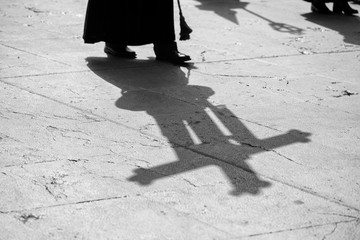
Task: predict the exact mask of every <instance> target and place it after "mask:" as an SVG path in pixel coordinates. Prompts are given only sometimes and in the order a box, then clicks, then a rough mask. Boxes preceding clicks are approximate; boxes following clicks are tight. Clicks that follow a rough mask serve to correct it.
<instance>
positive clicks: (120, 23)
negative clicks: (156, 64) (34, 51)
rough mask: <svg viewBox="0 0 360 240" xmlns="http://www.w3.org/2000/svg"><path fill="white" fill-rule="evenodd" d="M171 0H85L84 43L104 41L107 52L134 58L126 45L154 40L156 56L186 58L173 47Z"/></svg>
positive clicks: (170, 58) (169, 59)
mask: <svg viewBox="0 0 360 240" xmlns="http://www.w3.org/2000/svg"><path fill="white" fill-rule="evenodd" d="M173 7H174V6H173V1H172V0H151V1H149V0H106V1H104V0H88V7H87V12H86V18H85V26H84V36H83V38H84V41H85V43H97V42H105V49H104V50H105V52H106V53H107V54H110V55H113V56H116V57H122V58H129V59H132V58H135V57H136V53H135V52H133V51H131V50H130V49H129V48H128V45H129V46H139V45H145V44H154V51H155V55H156V58H157V60H162V61H168V62H173V63H181V62H185V61H188V60H190V57H189V56H187V55H185V54H182V53H180V52H179V51H178V49H177V44H176V42H175V29H174V9H173Z"/></svg>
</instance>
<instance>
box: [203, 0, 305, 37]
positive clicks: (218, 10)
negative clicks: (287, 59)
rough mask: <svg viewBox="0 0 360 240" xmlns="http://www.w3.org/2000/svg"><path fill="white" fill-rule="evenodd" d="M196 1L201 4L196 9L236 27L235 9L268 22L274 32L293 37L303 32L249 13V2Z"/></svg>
mask: <svg viewBox="0 0 360 240" xmlns="http://www.w3.org/2000/svg"><path fill="white" fill-rule="evenodd" d="M196 1H197V2H200V3H201V5H198V6H196V7H197V8H198V9H200V10H204V11H212V12H214V13H215V14H217V15H219V16H221V17H223V18H225V19H227V20H229V21H231V22H233V23H235V24H236V25H239V21H238V19H237V17H236V14H237V12H236V9H242V10H244V11H246V12H248V13H250V14H252V15H254V16H256V17H258V18H260V19H262V20H264V21H266V22H268V23H269V26H270V27H271V28H272V29H273V30H275V31H278V32H283V33H290V34H295V35H301V34H303V32H304V29H301V28H299V27H296V26H293V25H290V24H287V23H281V22H275V21H273V20H271V19H269V18H266V17H265V16H262V15H260V14H258V13H256V12H253V11H250V10H249V9H247V8H246V7H247V5H248V4H249V2H242V1H240V0H223V1H214V0H196Z"/></svg>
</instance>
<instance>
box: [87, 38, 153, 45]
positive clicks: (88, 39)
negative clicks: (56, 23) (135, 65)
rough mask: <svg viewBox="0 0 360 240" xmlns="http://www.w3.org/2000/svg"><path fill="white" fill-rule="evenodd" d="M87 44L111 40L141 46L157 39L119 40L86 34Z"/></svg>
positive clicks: (111, 41)
mask: <svg viewBox="0 0 360 240" xmlns="http://www.w3.org/2000/svg"><path fill="white" fill-rule="evenodd" d="M83 40H84V43H85V44H94V43H98V42H109V43H122V44H125V45H127V46H141V45H147V44H153V43H155V42H156V41H154V40H149V39H148V40H142V41H125V42H124V41H119V40H114V39H107V38H105V37H90V36H86V37H85V36H84V37H83Z"/></svg>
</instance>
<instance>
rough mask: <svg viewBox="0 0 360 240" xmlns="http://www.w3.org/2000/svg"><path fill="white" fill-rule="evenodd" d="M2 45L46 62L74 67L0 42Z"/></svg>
mask: <svg viewBox="0 0 360 240" xmlns="http://www.w3.org/2000/svg"><path fill="white" fill-rule="evenodd" d="M0 45H1V46H4V47H7V48H11V49H14V50H17V51H20V52H23V53H27V54H30V55H33V56H36V57H40V58H44V59H46V60H49V61H52V62H55V63H59V64H62V65H65V66H68V67H73V66H72V65H70V64H67V63H64V62H60V61H58V60H55V59H51V58H48V57H45V56H43V55H40V54H36V53H32V52H29V51H26V50H22V49H20V48H16V47H12V46H9V45H7V44H4V43H2V42H0Z"/></svg>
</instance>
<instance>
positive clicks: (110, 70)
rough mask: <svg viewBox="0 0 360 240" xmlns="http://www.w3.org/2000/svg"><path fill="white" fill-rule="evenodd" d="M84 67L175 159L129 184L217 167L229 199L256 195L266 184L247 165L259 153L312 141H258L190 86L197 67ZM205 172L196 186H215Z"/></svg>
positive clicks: (292, 136)
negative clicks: (116, 93)
mask: <svg viewBox="0 0 360 240" xmlns="http://www.w3.org/2000/svg"><path fill="white" fill-rule="evenodd" d="M86 61H87V64H88V67H89V69H91V70H92V71H93V72H94V73H95V74H96V75H98V76H99V77H100V78H102V79H103V80H105V81H106V82H108V83H109V84H111V85H113V86H115V87H116V88H119V89H120V91H121V97H120V98H119V99H117V101H116V102H115V105H116V106H117V107H118V108H120V109H123V110H126V111H143V112H146V114H148V115H150V116H151V117H152V118H153V119H154V121H155V122H156V125H153V124H150V125H144V126H143V128H142V129H141V132H143V133H146V131H150V133H151V130H152V129H151V126H153V127H154V128H157V129H156V130H158V129H160V131H161V134H162V135H163V136H164V137H165V138H166V139H167V140H168V143H169V144H170V147H171V148H172V149H173V150H174V152H175V156H176V158H177V159H178V160H177V161H175V162H170V163H166V164H160V165H158V166H154V167H150V168H138V169H136V170H135V171H134V175H133V176H131V177H129V178H128V180H129V181H133V182H137V183H139V184H141V185H149V184H151V183H152V182H154V181H156V180H159V179H162V178H165V177H170V176H174V175H177V174H182V173H185V172H189V171H194V170H200V169H202V170H205V169H204V168H206V167H208V166H216V167H219V168H220V169H221V170H222V171H223V172H224V173H225V176H226V177H227V179H228V180H229V182H230V183H231V185H232V190H231V192H230V194H232V195H235V196H238V195H240V194H242V193H245V192H247V193H250V194H257V193H258V192H259V191H260V189H261V188H265V187H269V186H270V183H269V182H267V181H263V180H261V179H260V178H259V177H258V176H257V173H256V172H255V171H254V170H252V169H251V166H250V165H248V164H247V160H249V159H250V158H251V156H253V155H255V154H258V153H264V152H272V151H273V152H275V150H274V149H276V148H280V147H283V146H287V145H290V144H295V143H306V142H309V141H310V140H309V139H308V137H309V136H310V134H309V133H306V132H301V131H298V130H290V131H288V132H286V133H283V134H279V135H276V136H273V137H269V138H264V139H259V138H257V137H256V136H255V135H254V134H253V133H252V132H251V131H250V130H249V129H248V127H247V126H246V124H244V123H243V121H241V119H240V118H238V117H237V116H236V115H235V114H233V113H232V112H231V110H229V109H228V108H227V107H226V106H224V105H220V106H214V105H213V104H212V103H211V102H210V101H209V100H208V99H209V98H210V96H212V95H214V94H215V92H214V90H213V89H212V88H210V87H206V86H197V85H189V77H190V71H191V70H192V69H196V67H195V66H191V65H187V66H186V68H187V70H188V73H187V74H185V72H184V71H183V69H182V68H181V67H180V66H173V65H170V64H163V63H158V62H155V61H153V60H136V61H131V64H130V62H128V61H126V60H121V59H114V58H103V57H88V58H86ZM140 122H141V121H140ZM147 123H148V122H147V121H146V122H145V123H144V124H147ZM149 128H150V129H149ZM161 154H162V153H161V152H159V158H160V159H159V160H160V161H162V159H161ZM287 160H289V159H287ZM205 172H206V171H197V172H196V174H197V175H196V176H195V177H196V179H197V183H198V182H199V183H200V184H201V181H203V182H204V181H205V182H206V183H207V181H208V180H209V181H213V176H207V174H206V173H205ZM201 174H202V175H201ZM204 178H205V180H204Z"/></svg>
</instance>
